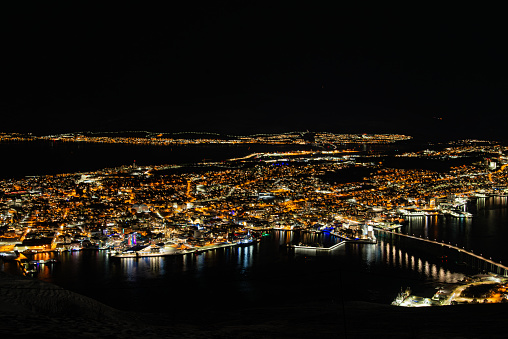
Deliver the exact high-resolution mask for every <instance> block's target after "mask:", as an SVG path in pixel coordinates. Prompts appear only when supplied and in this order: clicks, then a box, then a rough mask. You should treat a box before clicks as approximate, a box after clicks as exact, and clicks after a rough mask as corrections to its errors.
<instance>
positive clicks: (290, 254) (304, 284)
mask: <svg viewBox="0 0 508 339" xmlns="http://www.w3.org/2000/svg"><path fill="white" fill-rule="evenodd" d="M473 209H474V210H473ZM507 209H508V207H507V204H506V201H504V200H503V199H502V198H489V199H480V200H478V202H477V203H473V204H472V206H470V210H471V211H473V212H475V217H474V218H473V219H472V220H468V221H461V220H460V219H455V218H454V219H451V218H448V217H438V218H436V217H432V218H427V219H428V220H427V222H425V221H424V219H423V218H422V219H421V220H419V221H418V220H413V221H411V222H409V223H408V224H407V226H405V228H404V229H403V230H402V231H404V232H407V231H409V233H414V234H417V235H419V234H422V235H425V236H426V235H427V234H428V235H429V236H431V237H433V236H434V237H437V239H442V240H445V241H452V242H454V241H456V242H458V244H459V245H460V244H464V246H466V247H469V246H471V248H472V247H473V246H474V249H475V250H478V251H482V252H483V253H484V255H485V256H487V255H488V256H492V257H493V258H494V257H495V258H497V257H499V258H501V260H502V259H504V258H506V257H507V253H506V251H504V250H503V249H504V248H505V247H504V246H503V245H504V242H503V240H504V239H503V236H504V233H505V232H506V222H505V221H506V216H507V214H506V213H507ZM300 241H301V242H305V243H310V244H312V243H323V244H325V246H326V245H330V244H334V243H336V242H338V241H339V240H338V239H336V238H335V237H334V236H331V235H330V234H327V233H322V234H312V233H299V232H288V231H272V232H271V235H270V236H269V237H263V238H262V241H261V242H260V243H259V244H257V245H253V246H250V247H240V248H230V249H218V250H214V251H210V252H206V253H203V254H199V255H196V254H187V255H184V256H173V257H159V258H140V259H116V258H111V257H109V256H108V255H107V254H106V253H105V252H102V251H81V252H67V253H61V254H58V253H49V254H47V253H45V254H37V255H35V256H34V259H47V258H50V257H54V258H57V259H58V260H59V263H57V264H54V265H42V266H40V267H39V276H38V278H39V279H41V280H44V281H47V282H52V283H55V284H57V285H60V286H62V287H64V288H67V289H69V290H72V291H75V292H78V293H81V294H84V295H87V296H89V297H92V298H94V299H97V300H99V301H101V302H104V303H106V304H108V305H111V306H114V307H117V308H120V309H125V310H137V311H157V312H169V313H172V312H177V310H182V311H193V310H194V309H196V310H198V309H199V312H214V310H215V311H216V310H220V309H221V308H223V307H228V308H230V307H238V308H244V307H258V306H259V307H267V306H281V305H297V304H298V303H303V302H315V301H319V302H336V301H337V300H342V298H344V299H345V300H361V301H370V302H378V303H383V304H388V303H390V302H391V301H392V300H393V298H394V297H395V295H396V294H397V292H398V291H399V289H400V288H401V287H404V288H405V287H406V286H409V287H411V288H412V289H413V291H414V292H415V293H416V294H419V295H423V296H431V295H432V294H433V293H434V292H435V288H436V287H437V286H439V285H445V284H448V283H454V282H456V281H458V280H460V279H461V278H462V277H463V274H464V273H475V272H478V270H477V269H473V268H471V267H469V266H461V265H460V264H459V260H458V258H455V257H454V255H453V253H451V252H449V251H448V252H446V250H444V249H443V248H442V247H441V246H438V245H428V244H423V243H421V242H419V241H417V240H412V239H407V238H403V237H400V236H396V235H388V234H381V233H379V234H378V244H376V245H373V244H344V245H341V246H340V247H339V248H338V249H336V250H334V251H332V252H329V255H316V254H315V252H312V251H299V250H296V251H295V250H288V249H287V247H286V246H285V245H286V244H288V243H298V242H300ZM505 260H506V262H508V259H505ZM503 261H504V260H503ZM1 265H2V266H1V269H2V270H5V271H7V272H12V273H15V272H16V267H15V266H14V264H12V263H3V264H1ZM182 298H183V299H184V301H183V302H182V301H181V300H182Z"/></svg>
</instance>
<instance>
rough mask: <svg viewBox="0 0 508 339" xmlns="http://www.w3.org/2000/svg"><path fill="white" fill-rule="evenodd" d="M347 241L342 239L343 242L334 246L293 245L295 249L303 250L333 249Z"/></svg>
mask: <svg viewBox="0 0 508 339" xmlns="http://www.w3.org/2000/svg"><path fill="white" fill-rule="evenodd" d="M345 243H346V241H345V240H342V241H341V242H338V243H336V244H335V245H333V246H330V247H316V246H304V245H291V247H292V248H294V249H303V250H316V251H333V250H334V249H336V248H337V247H339V246H340V245H342V244H345Z"/></svg>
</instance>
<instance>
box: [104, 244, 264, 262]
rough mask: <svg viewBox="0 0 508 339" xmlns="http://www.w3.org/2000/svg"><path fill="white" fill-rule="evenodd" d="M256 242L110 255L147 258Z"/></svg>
mask: <svg viewBox="0 0 508 339" xmlns="http://www.w3.org/2000/svg"><path fill="white" fill-rule="evenodd" d="M255 243H257V242H256V241H254V242H251V243H224V244H217V245H211V246H204V247H194V248H189V249H185V250H176V249H175V250H174V251H167V250H166V251H164V250H163V251H161V252H150V251H143V250H140V251H135V252H129V253H117V254H112V255H111V257H113V258H148V257H166V256H173V255H184V254H191V253H196V254H198V253H203V252H206V251H211V250H215V249H218V248H230V247H238V246H248V245H252V244H255Z"/></svg>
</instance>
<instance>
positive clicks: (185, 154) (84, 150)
mask: <svg viewBox="0 0 508 339" xmlns="http://www.w3.org/2000/svg"><path fill="white" fill-rule="evenodd" d="M311 148H312V146H310V145H308V146H306V145H258V144H252V145H223V146H217V145H188V146H154V145H128V144H122V145H115V144H96V143H71V142H62V141H55V142H52V141H34V142H19V143H11V142H9V143H5V142H4V143H1V142H0V153H1V154H2V158H3V159H5V163H3V166H1V167H0V178H2V179H9V178H20V177H24V176H27V175H46V174H57V173H74V172H87V171H95V170H99V169H103V168H113V167H119V166H123V165H131V164H132V163H133V162H134V161H135V162H136V164H138V165H141V166H143V165H161V164H187V163H196V162H202V161H205V160H206V161H222V160H226V159H230V158H235V157H242V156H245V155H248V154H251V153H255V152H261V151H264V152H281V151H289V150H296V149H304V150H305V149H311ZM314 148H315V147H314Z"/></svg>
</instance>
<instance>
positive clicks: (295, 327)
mask: <svg viewBox="0 0 508 339" xmlns="http://www.w3.org/2000/svg"><path fill="white" fill-rule="evenodd" d="M119 293H121V292H119ZM281 293H282V291H281ZM324 293H326V292H324ZM210 310H213V308H208V309H203V310H202V311H200V310H199V309H196V310H195V311H189V310H187V311H182V312H178V310H176V311H173V312H172V313H168V314H150V313H130V312H123V311H119V310H116V309H114V308H112V307H109V306H106V305H104V304H102V303H99V302H97V301H95V300H93V299H90V298H88V297H84V296H82V295H79V294H76V293H73V292H70V291H67V290H64V289H62V288H60V287H58V286H55V285H52V284H48V283H44V282H42V281H39V280H36V279H30V278H26V277H18V276H12V275H8V274H6V273H4V272H0V337H1V338H29V337H30V338H34V337H37V338H68V337H72V338H257V339H259V338H371V337H372V338H374V337H376V338H380V337H382V338H385V337H386V338H448V339H449V338H496V337H497V338H506V337H507V335H508V334H507V331H508V330H507V328H506V326H505V319H506V317H507V315H508V305H503V304H496V305H459V306H449V307H427V308H402V307H394V306H389V305H379V304H371V303H360V302H357V303H346V304H345V305H343V304H342V303H341V302H337V301H336V299H335V301H333V300H332V299H330V302H322V301H320V302H316V303H305V304H294V305H285V306H283V307H269V308H244V309H240V310H237V309H230V308H228V307H227V306H226V305H217V308H216V312H213V311H212V312H211V311H210Z"/></svg>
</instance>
